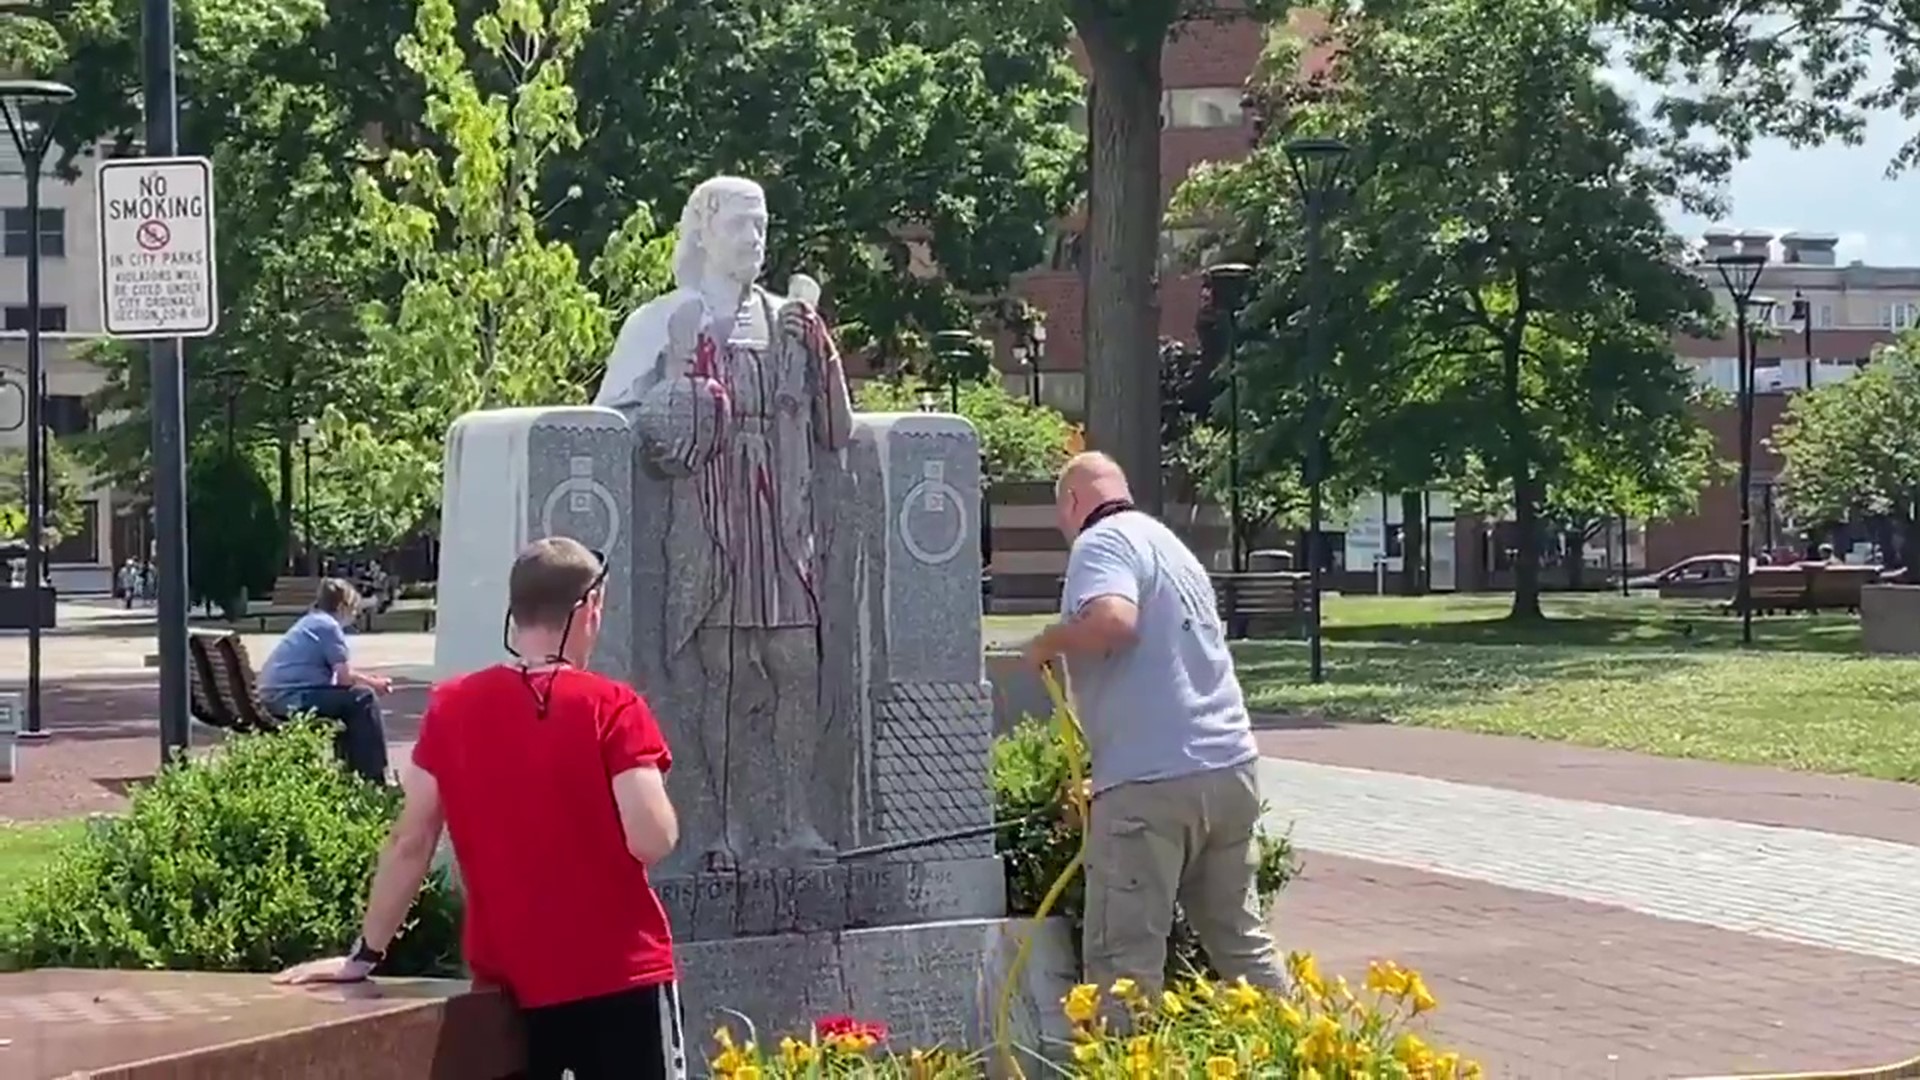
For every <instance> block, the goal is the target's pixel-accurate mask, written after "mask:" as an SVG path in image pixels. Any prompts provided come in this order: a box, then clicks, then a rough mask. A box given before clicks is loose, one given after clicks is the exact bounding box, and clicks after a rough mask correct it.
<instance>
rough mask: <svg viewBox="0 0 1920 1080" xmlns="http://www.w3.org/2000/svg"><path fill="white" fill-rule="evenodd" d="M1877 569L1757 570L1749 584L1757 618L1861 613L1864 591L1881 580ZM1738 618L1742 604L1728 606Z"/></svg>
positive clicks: (1807, 566)
mask: <svg viewBox="0 0 1920 1080" xmlns="http://www.w3.org/2000/svg"><path fill="white" fill-rule="evenodd" d="M1879 574H1880V568H1879V567H1877V566H1853V565H1849V564H1845V563H1831V564H1830V563H1820V562H1803V563H1798V564H1796V565H1793V566H1756V567H1754V568H1753V576H1752V578H1751V579H1750V580H1749V581H1748V582H1747V592H1748V595H1750V596H1751V597H1752V601H1753V610H1754V613H1755V614H1759V615H1770V614H1772V613H1774V612H1783V611H1808V612H1820V611H1847V612H1857V611H1859V610H1860V589H1861V588H1862V587H1863V586H1866V585H1870V584H1872V583H1873V581H1874V580H1875V579H1876V578H1878V577H1879ZM1727 606H1728V609H1729V610H1731V611H1733V612H1735V613H1736V614H1737V613H1738V612H1739V610H1740V600H1739V597H1738V596H1737V595H1736V596H1735V597H1734V599H1733V600H1732V601H1730V602H1729V603H1728V605H1727Z"/></svg>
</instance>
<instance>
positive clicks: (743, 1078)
mask: <svg viewBox="0 0 1920 1080" xmlns="http://www.w3.org/2000/svg"><path fill="white" fill-rule="evenodd" d="M733 1080H760V1066H758V1065H751V1064H749V1065H742V1066H740V1067H739V1068H737V1069H735V1070H733Z"/></svg>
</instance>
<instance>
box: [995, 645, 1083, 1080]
mask: <svg viewBox="0 0 1920 1080" xmlns="http://www.w3.org/2000/svg"><path fill="white" fill-rule="evenodd" d="M1040 678H1041V681H1043V682H1044V683H1046V686H1047V696H1048V697H1049V698H1051V699H1053V716H1054V719H1055V720H1057V721H1059V724H1060V742H1061V745H1062V747H1063V749H1064V750H1065V751H1066V755H1067V795H1066V797H1067V801H1068V802H1069V803H1070V804H1071V805H1072V807H1073V809H1074V811H1075V812H1076V813H1077V814H1078V815H1079V817H1080V847H1079V849H1078V850H1077V851H1075V852H1074V853H1073V858H1072V859H1071V860H1069V861H1068V862H1067V868H1066V869H1065V870H1062V871H1061V872H1060V876H1059V877H1057V878H1055V879H1054V881H1053V887H1052V888H1050V889H1048V890H1047V895H1046V896H1045V897H1044V898H1042V899H1041V901H1040V906H1039V907H1037V908H1035V909H1034V912H1033V917H1032V918H1031V919H1029V920H1028V921H1027V935H1026V939H1025V940H1023V941H1021V942H1020V949H1019V951H1018V952H1016V953H1014V956H1013V965H1012V966H1011V967H1009V968H1008V969H1007V981H1006V982H1005V983H1004V984H1003V985H1002V986H1001V987H1000V1006H999V1008H998V1009H997V1010H996V1011H995V1017H994V1026H993V1027H994V1046H995V1048H996V1049H997V1050H998V1051H999V1053H1000V1057H1001V1059H1002V1060H1003V1061H1004V1062H1005V1063H1006V1066H1007V1069H1008V1071H1009V1072H1010V1073H1011V1074H1012V1075H1013V1076H1015V1077H1017V1078H1019V1080H1026V1075H1027V1074H1026V1071H1025V1070H1023V1069H1022V1068H1020V1062H1019V1061H1018V1060H1017V1059H1016V1058H1015V1057H1014V1053H1013V1039H1012V1035H1011V1033H1010V1032H1009V1031H1008V1023H1009V1018H1010V1017H1011V1015H1012V1013H1013V992H1014V988H1015V987H1017V986H1018V985H1019V984H1020V973H1021V971H1022V970H1024V969H1025V968H1026V966H1027V958H1028V956H1029V955H1030V954H1031V953H1032V952H1033V941H1034V938H1035V937H1037V936H1038V935H1039V933H1040V927H1041V924H1042V923H1044V922H1045V921H1046V918H1047V914H1048V913H1049V912H1051V911H1052V910H1053V905H1055V904H1057V903H1059V902H1060V897H1061V895H1062V894H1064V893H1065V892H1066V891H1067V885H1068V883H1069V882H1071V881H1072V880H1073V875H1074V874H1075V872H1077V871H1078V870H1079V869H1080V868H1081V866H1083V865H1085V863H1086V861H1087V828H1088V826H1089V825H1090V823H1091V822H1092V820H1093V815H1092V808H1091V806H1090V805H1089V804H1090V803H1091V802H1092V799H1091V798H1090V797H1089V796H1088V794H1087V792H1086V791H1085V790H1084V784H1083V782H1082V781H1083V777H1082V776H1081V773H1080V752H1081V748H1082V747H1083V746H1084V744H1085V742H1086V733H1085V732H1083V731H1082V730H1081V728H1080V720H1079V718H1078V717H1076V716H1074V715H1073V706H1072V705H1070V704H1068V703H1067V695H1066V694H1065V693H1064V692H1063V691H1062V690H1061V689H1060V680H1059V679H1058V678H1057V677H1056V676H1055V675H1054V673H1053V668H1052V667H1051V666H1049V667H1045V668H1042V669H1041V671H1040Z"/></svg>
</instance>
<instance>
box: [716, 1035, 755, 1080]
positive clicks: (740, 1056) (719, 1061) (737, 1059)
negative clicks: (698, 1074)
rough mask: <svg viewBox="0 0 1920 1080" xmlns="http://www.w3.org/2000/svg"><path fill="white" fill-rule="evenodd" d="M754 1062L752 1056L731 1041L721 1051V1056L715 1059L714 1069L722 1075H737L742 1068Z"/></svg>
mask: <svg viewBox="0 0 1920 1080" xmlns="http://www.w3.org/2000/svg"><path fill="white" fill-rule="evenodd" d="M752 1064H753V1059H752V1058H751V1057H749V1056H747V1055H746V1054H745V1053H742V1052H741V1050H740V1048H739V1047H737V1046H734V1045H732V1044H731V1043H729V1044H727V1048H726V1049H725V1050H722V1051H720V1056H719V1057H716V1058H714V1059H713V1071H714V1072H716V1073H718V1074H719V1075H721V1076H736V1075H738V1074H739V1072H740V1070H741V1069H745V1068H747V1067H749V1066H751V1065H752Z"/></svg>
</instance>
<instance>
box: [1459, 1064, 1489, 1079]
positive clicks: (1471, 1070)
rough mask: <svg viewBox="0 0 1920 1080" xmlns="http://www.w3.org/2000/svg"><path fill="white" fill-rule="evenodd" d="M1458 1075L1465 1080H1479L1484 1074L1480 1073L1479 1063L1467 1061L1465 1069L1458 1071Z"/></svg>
mask: <svg viewBox="0 0 1920 1080" xmlns="http://www.w3.org/2000/svg"><path fill="white" fill-rule="evenodd" d="M1460 1075H1461V1076H1462V1077H1463V1078H1465V1080H1480V1078H1481V1077H1482V1076H1484V1075H1486V1074H1485V1073H1482V1072H1481V1071H1480V1063H1479V1062H1477V1061H1469V1062H1467V1067H1466V1068H1464V1069H1462V1070H1460Z"/></svg>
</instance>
